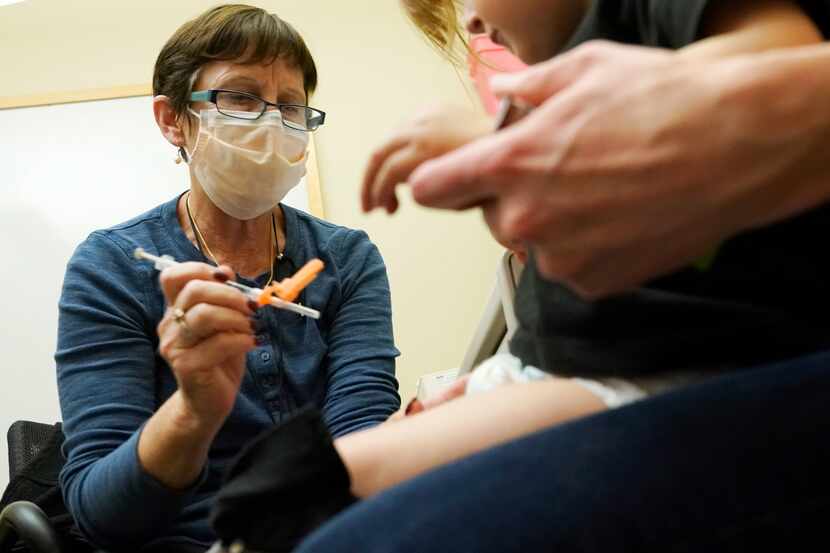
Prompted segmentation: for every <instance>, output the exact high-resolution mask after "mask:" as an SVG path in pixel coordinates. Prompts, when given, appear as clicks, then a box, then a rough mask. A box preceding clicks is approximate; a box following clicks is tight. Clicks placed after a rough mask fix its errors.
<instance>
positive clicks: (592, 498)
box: [296, 352, 830, 553]
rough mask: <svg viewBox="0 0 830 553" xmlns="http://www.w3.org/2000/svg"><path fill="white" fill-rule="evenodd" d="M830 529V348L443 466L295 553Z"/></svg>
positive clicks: (626, 547) (747, 544)
mask: <svg viewBox="0 0 830 553" xmlns="http://www.w3.org/2000/svg"><path fill="white" fill-rule="evenodd" d="M505 424H509V421H505ZM828 528H830V352H828V353H823V354H818V355H813V356H810V357H804V358H800V359H795V360H791V361H788V362H785V363H779V364H776V365H771V366H768V367H762V368H757V369H751V370H746V371H742V372H739V373H731V374H728V375H725V376H720V377H716V378H713V379H711V380H707V381H705V382H703V383H701V384H697V385H694V386H691V387H688V388H684V389H681V390H678V391H675V392H671V393H667V394H663V395H659V396H655V397H652V398H650V399H647V400H643V401H640V402H637V403H634V404H631V405H629V406H627V407H623V408H621V409H617V410H612V411H607V412H605V413H601V414H598V415H595V416H591V417H588V418H584V419H581V420H578V421H574V422H572V423H568V424H565V425H560V426H557V427H553V428H550V429H547V430H544V431H542V432H539V433H536V434H533V435H531V436H528V437H525V438H522V439H520V440H517V441H514V442H510V443H508V444H506V445H503V446H500V447H497V448H494V449H491V450H488V451H485V452H482V453H480V454H477V455H474V456H472V457H469V458H466V459H464V460H461V461H459V462H456V463H453V464H450V465H447V466H445V467H442V468H439V469H437V470H434V471H431V472H429V473H427V474H424V475H422V476H420V477H418V478H415V479H413V480H410V481H408V482H405V483H403V484H401V485H399V486H397V487H395V488H392V489H390V490H387V491H386V492H384V493H381V494H378V495H377V496H375V497H373V498H371V499H369V500H366V501H362V502H360V503H358V504H356V505H354V506H353V507H351V508H350V509H348V510H346V511H344V512H342V513H341V514H340V515H338V516H337V517H335V518H334V519H332V520H330V521H329V522H328V523H326V524H325V525H324V526H322V527H321V528H319V529H318V530H317V531H316V532H315V533H314V534H312V535H311V536H309V537H308V538H307V539H306V540H305V541H304V542H303V544H301V546H300V547H299V548H298V549H297V550H296V551H297V552H298V553H309V552H314V553H318V552H319V553H323V552H325V553H336V552H346V551H348V552H361V553H379V552H387V551H388V552H396V553H405V552H413V553H415V552H417V553H423V552H425V551H429V552H431V553H432V552H441V551H447V552H453V553H468V552H481V553H491V552H492V553H505V552H513V551H516V552H519V551H521V552H536V551H552V552H557V553H558V552H572V551H579V552H591V553H608V552H609V551H614V552H620V551H625V552H628V551H631V552H639V553H645V552H649V553H650V552H654V553H658V552H659V553H666V552H681V551H682V552H687V551H688V552H692V551H701V552H706V553H714V552H721V551H753V552H754V551H769V550H773V551H781V552H789V551H808V548H807V547H805V546H804V545H803V544H804V543H808V540H811V539H813V538H816V539H819V541H818V543H825V545H824V546H820V547H819V548H818V549H817V550H824V549H825V547H826V542H824V538H825V535H824V531H826V529H828ZM814 543H815V542H814Z"/></svg>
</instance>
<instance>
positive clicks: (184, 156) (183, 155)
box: [175, 67, 202, 165]
mask: <svg viewBox="0 0 830 553" xmlns="http://www.w3.org/2000/svg"><path fill="white" fill-rule="evenodd" d="M201 70H202V68H201V67H199V68H197V69H196V71H194V72H193V74H192V75H191V76H190V86H188V89H187V96H188V98H190V94H191V92H193V86H194V85H195V84H196V80H197V79H198V78H199V72H200V71H201ZM187 111H188V113H189V114H191V115H193V116H194V117H196V120H197V121H198V122H199V133H198V134H197V135H196V148H198V147H199V135H200V134H201V131H202V119H201V116H200V115H199V114H198V113H196V112H195V111H193V110H192V109H190V104H188V107H187ZM196 148H193V151H194V152H195V151H196ZM190 159H191V156H190V154H188V153H187V149H186V148H185V147H184V145H182V146H179V150H178V156H177V157H176V160H175V161H176V165H179V164H181V162H182V161H184V162H185V163H187V164H190Z"/></svg>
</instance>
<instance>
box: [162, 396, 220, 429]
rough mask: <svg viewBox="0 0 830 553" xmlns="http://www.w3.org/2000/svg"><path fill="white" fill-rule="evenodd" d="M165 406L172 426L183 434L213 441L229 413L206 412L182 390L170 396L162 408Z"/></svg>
mask: <svg viewBox="0 0 830 553" xmlns="http://www.w3.org/2000/svg"><path fill="white" fill-rule="evenodd" d="M164 407H167V408H168V409H167V411H168V416H169V417H170V420H171V423H172V427H174V428H176V429H177V430H179V431H180V432H181V434H182V435H185V436H190V437H193V438H196V439H197V440H199V441H201V440H208V441H212V440H213V438H214V437H215V436H216V434H217V433H218V432H219V429H220V428H221V427H222V424H224V422H225V419H226V418H227V414H224V413H216V412H210V411H208V412H205V411H204V409H198V408H196V406H195V405H194V403H193V402H192V401H190V400H189V399H188V398H187V396H185V394H183V393H182V391H181V390H177V391H176V392H175V393H174V394H173V395H172V396H170V399H168V400H167V402H166V403H165V406H162V409H164ZM160 411H161V409H160Z"/></svg>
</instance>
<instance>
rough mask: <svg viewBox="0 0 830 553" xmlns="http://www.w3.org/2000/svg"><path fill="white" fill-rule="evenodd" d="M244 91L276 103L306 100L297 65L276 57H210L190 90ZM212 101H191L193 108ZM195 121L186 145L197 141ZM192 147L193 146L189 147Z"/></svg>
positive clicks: (304, 101) (302, 81) (200, 108)
mask: <svg viewBox="0 0 830 553" xmlns="http://www.w3.org/2000/svg"><path fill="white" fill-rule="evenodd" d="M215 88H219V89H223V90H232V91H235V92H245V93H247V94H253V95H254V96H259V97H260V98H262V99H264V100H267V101H269V102H273V103H276V104H295V105H305V104H306V100H307V98H306V93H305V88H304V80H303V73H302V71H300V69H299V68H297V67H295V66H293V65H291V64H289V63H287V62H286V61H285V60H284V59H278V60H276V61H273V62H269V63H256V64H250V63H242V61H212V62H208V63H206V64H205V65H203V66H202V67H201V69H200V70H199V75H198V77H197V79H196V82H195V83H194V84H193V90H194V91H195V90H209V89H215ZM213 107H214V105H213V104H209V103H206V102H194V103H193V104H191V108H192V109H193V110H194V111H195V112H197V113H198V112H199V111H200V110H202V109H211V108H213ZM198 128H199V127H198V124H196V125H190V133H189V136H188V140H187V142H188V144H187V145H188V146H189V147H190V148H192V147H193V145H194V144H195V142H196V138H197V136H196V133H197V132H198ZM190 151H192V150H190Z"/></svg>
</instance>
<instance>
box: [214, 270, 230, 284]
mask: <svg viewBox="0 0 830 553" xmlns="http://www.w3.org/2000/svg"><path fill="white" fill-rule="evenodd" d="M213 278H214V279H215V280H218V281H219V282H228V280H229V279H228V275H226V274H225V273H223V272H222V271H213Z"/></svg>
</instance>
